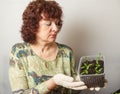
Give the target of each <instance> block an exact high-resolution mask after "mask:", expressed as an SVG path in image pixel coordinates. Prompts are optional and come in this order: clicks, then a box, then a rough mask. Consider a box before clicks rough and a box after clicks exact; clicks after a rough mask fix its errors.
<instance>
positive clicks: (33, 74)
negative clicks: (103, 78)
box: [9, 0, 87, 94]
mask: <svg viewBox="0 0 120 94" xmlns="http://www.w3.org/2000/svg"><path fill="white" fill-rule="evenodd" d="M62 15H63V14H62V9H61V7H60V6H59V4H58V3H57V2H56V1H53V0H50V1H45V0H34V1H32V2H30V3H29V4H28V6H27V7H26V9H25V11H24V12H23V16H22V17H23V24H22V27H21V31H20V32H21V37H22V39H23V41H24V42H23V43H17V44H15V45H14V46H13V47H12V49H11V53H10V67H9V79H10V84H11V89H12V93H13V94H72V92H71V90H83V89H86V88H87V87H86V86H85V85H84V82H82V81H75V78H76V72H75V71H74V64H75V60H74V56H73V51H72V49H71V48H70V47H68V46H67V45H64V44H60V43H57V42H55V40H56V37H57V35H58V33H59V32H60V30H61V27H62Z"/></svg>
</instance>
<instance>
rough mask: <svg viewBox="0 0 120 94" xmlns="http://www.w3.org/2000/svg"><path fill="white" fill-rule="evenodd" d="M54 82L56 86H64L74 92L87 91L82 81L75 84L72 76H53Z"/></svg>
mask: <svg viewBox="0 0 120 94" xmlns="http://www.w3.org/2000/svg"><path fill="white" fill-rule="evenodd" d="M53 81H54V82H55V84H56V85H60V86H63V87H65V88H69V89H73V90H83V89H87V86H86V85H85V83H84V82H82V81H77V82H75V81H74V79H73V78H72V77H70V76H67V75H64V74H56V75H55V76H53Z"/></svg>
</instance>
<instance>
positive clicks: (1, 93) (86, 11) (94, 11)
mask: <svg viewBox="0 0 120 94" xmlns="http://www.w3.org/2000/svg"><path fill="white" fill-rule="evenodd" d="M29 1H30V0H0V43H1V46H0V94H11V93H10V92H11V91H10V85H9V80H8V67H9V65H8V60H9V59H8V58H9V51H10V48H11V47H12V45H13V44H15V43H17V42H21V41H22V40H21V37H20V32H19V31H20V28H21V23H22V20H21V19H22V18H21V17H22V12H23V11H24V9H25V7H26V5H27V4H28V2H29ZM56 1H58V2H59V3H60V5H61V6H62V8H63V12H64V17H63V19H64V24H63V28H62V30H61V32H60V34H59V36H58V39H57V41H58V42H60V43H64V44H67V45H69V46H70V47H71V48H72V49H73V50H74V53H75V56H76V63H78V62H79V58H80V57H81V56H83V55H94V54H98V53H99V52H101V53H102V54H103V55H104V56H105V73H106V79H107V80H108V84H107V86H106V88H104V89H101V90H100V91H99V92H91V91H89V90H85V91H83V92H82V93H81V94H110V93H112V92H113V91H115V90H117V89H119V88H120V72H119V69H120V0H56Z"/></svg>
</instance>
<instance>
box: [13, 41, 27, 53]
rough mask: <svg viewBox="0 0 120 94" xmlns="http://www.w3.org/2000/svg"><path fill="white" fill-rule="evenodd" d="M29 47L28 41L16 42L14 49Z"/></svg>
mask: <svg viewBox="0 0 120 94" xmlns="http://www.w3.org/2000/svg"><path fill="white" fill-rule="evenodd" d="M26 47H27V43H24V42H23V43H16V44H14V45H13V46H12V50H14V51H15V50H19V49H24V48H26Z"/></svg>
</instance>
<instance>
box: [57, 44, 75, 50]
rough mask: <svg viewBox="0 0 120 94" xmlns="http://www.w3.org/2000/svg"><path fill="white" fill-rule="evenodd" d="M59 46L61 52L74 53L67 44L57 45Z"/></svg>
mask: <svg viewBox="0 0 120 94" xmlns="http://www.w3.org/2000/svg"><path fill="white" fill-rule="evenodd" d="M57 44H58V47H59V48H60V49H61V50H67V51H70V52H72V51H73V50H72V48H71V47H70V46H68V45H66V44H60V43H57Z"/></svg>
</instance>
